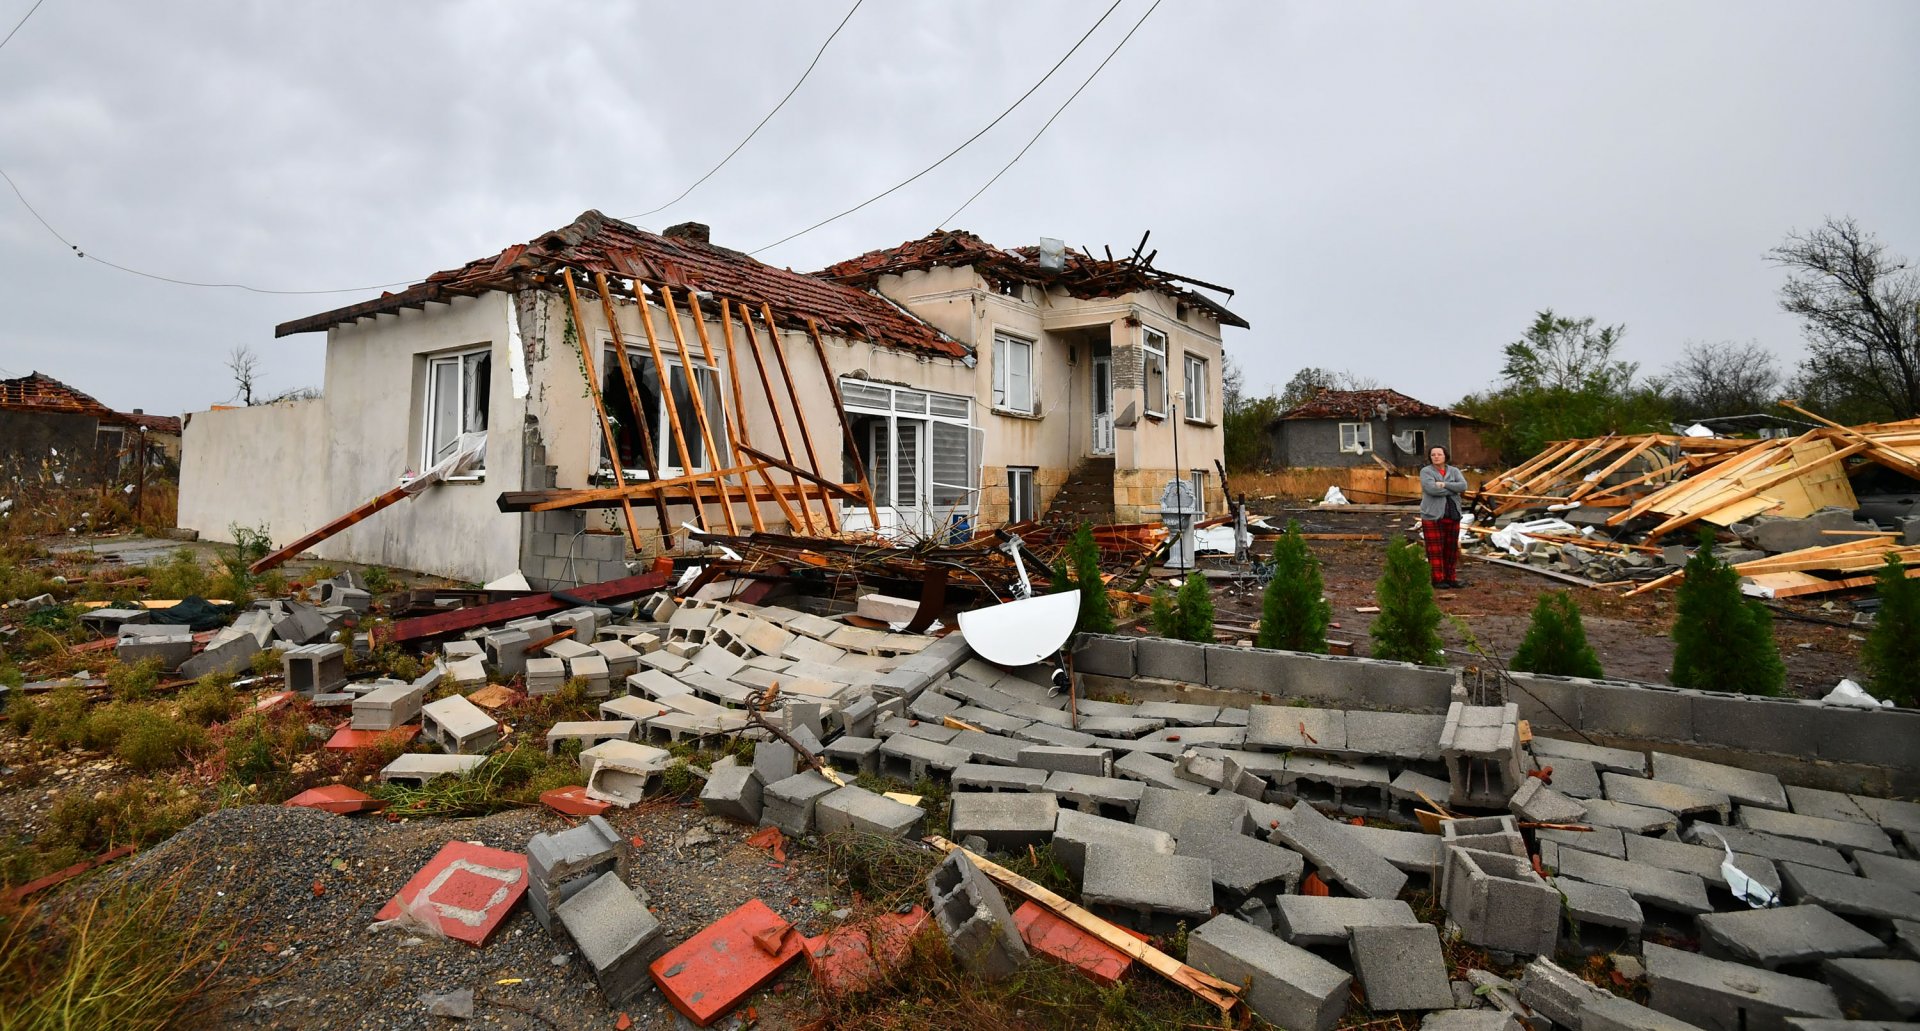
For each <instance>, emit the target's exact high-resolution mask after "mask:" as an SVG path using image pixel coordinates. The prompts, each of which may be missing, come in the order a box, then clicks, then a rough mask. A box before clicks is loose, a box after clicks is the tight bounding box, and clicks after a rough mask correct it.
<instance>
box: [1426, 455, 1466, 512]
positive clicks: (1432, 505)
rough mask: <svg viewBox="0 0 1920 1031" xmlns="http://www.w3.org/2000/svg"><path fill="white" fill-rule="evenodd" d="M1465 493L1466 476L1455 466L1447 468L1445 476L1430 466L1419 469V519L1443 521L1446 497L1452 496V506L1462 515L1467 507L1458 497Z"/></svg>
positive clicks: (1445, 510)
mask: <svg viewBox="0 0 1920 1031" xmlns="http://www.w3.org/2000/svg"><path fill="white" fill-rule="evenodd" d="M1466 492H1467V474H1466V473H1463V472H1461V471H1460V467H1459V466H1457V465H1450V466H1447V475H1446V476H1444V477H1442V476H1441V475H1440V471H1439V470H1438V469H1435V468H1434V467H1433V466H1431V465H1423V466H1421V467H1420V518H1422V519H1445V518H1446V517H1447V496H1448V495H1452V496H1453V499H1454V502H1453V503H1454V504H1455V505H1456V506H1457V507H1458V508H1459V509H1460V511H1461V512H1462V513H1463V514H1464V513H1465V512H1466V510H1467V506H1466V505H1465V504H1464V503H1463V502H1461V500H1460V497H1461V495H1464V494H1465V493H1466Z"/></svg>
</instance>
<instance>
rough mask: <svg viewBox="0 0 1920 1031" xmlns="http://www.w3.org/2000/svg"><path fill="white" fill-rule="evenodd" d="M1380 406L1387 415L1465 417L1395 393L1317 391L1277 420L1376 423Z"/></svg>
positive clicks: (1465, 419) (1326, 389) (1461, 418)
mask: <svg viewBox="0 0 1920 1031" xmlns="http://www.w3.org/2000/svg"><path fill="white" fill-rule="evenodd" d="M1382 405H1384V406H1386V408H1387V412H1388V414H1391V415H1396V416H1400V417H1402V418H1405V417H1409V416H1424V417H1430V418H1448V419H1460V420H1463V421H1470V420H1468V418H1467V416H1464V415H1461V414H1460V413H1458V412H1455V411H1451V410H1449V409H1446V408H1438V407H1435V406H1433V405H1430V404H1427V403H1426V402H1425V401H1420V400H1416V399H1414V398H1411V397H1408V396H1407V395H1405V394H1402V393H1401V392H1399V391H1398V390H1332V389H1329V388H1327V387H1321V388H1320V392H1319V393H1318V394H1315V395H1314V396H1312V397H1311V398H1308V399H1307V400H1305V401H1302V402H1300V403H1299V404H1297V405H1294V406H1293V407H1292V408H1289V409H1287V410H1286V411H1284V412H1282V413H1280V418H1281V419H1377V418H1379V417H1380V414H1381V413H1380V408H1381V406H1382Z"/></svg>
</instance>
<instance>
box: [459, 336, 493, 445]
mask: <svg viewBox="0 0 1920 1031" xmlns="http://www.w3.org/2000/svg"><path fill="white" fill-rule="evenodd" d="M460 364H461V373H462V377H461V378H462V379H463V380H464V382H463V383H462V384H461V400H462V404H461V411H460V429H461V431H462V432H464V433H478V432H481V431H483V430H485V429H486V428H487V407H488V401H489V400H490V395H491V393H492V387H493V355H492V354H491V353H490V352H487V351H480V352H477V353H474V354H469V355H464V356H462V357H461V359H460Z"/></svg>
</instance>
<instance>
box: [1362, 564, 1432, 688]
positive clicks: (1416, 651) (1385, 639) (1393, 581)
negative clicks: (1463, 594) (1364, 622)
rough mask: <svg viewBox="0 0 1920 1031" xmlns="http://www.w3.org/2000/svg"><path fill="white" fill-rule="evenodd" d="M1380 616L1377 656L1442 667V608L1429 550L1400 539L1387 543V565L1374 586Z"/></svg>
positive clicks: (1375, 644)
mask: <svg viewBox="0 0 1920 1031" xmlns="http://www.w3.org/2000/svg"><path fill="white" fill-rule="evenodd" d="M1373 597H1374V603H1375V604H1377V605H1379V606H1380V614H1379V615H1377V616H1375V617H1374V619H1373V630H1372V631H1371V632H1370V633H1371V636H1372V637H1373V657H1374V658H1376V659H1396V660H1398V661H1400V662H1417V663H1419V664H1421V665H1423V666H1438V665H1440V661H1441V656H1440V606H1439V604H1438V603H1436V602H1435V601H1434V600H1433V575H1432V572H1431V571H1430V570H1429V569H1428V567H1427V556H1426V552H1425V550H1424V549H1423V548H1422V547H1421V546H1420V545H1418V544H1415V543H1413V542H1412V541H1410V540H1408V539H1406V538H1405V537H1398V538H1395V539H1394V540H1392V541H1390V542H1388V544H1387V561H1386V566H1385V568H1383V569H1382V570H1381V571H1380V579H1379V580H1378V581H1376V582H1375V583H1374V586H1373Z"/></svg>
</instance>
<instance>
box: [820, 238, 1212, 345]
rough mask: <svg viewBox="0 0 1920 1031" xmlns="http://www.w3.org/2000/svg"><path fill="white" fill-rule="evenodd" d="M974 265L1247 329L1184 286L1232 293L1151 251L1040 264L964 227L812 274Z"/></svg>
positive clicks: (860, 282)
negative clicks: (1188, 311) (1197, 313)
mask: <svg viewBox="0 0 1920 1031" xmlns="http://www.w3.org/2000/svg"><path fill="white" fill-rule="evenodd" d="M942 265H945V266H955V267H958V266H972V267H973V269H974V271H976V272H978V273H980V274H981V275H982V276H984V277H986V279H987V280H988V281H989V282H993V283H996V284H999V283H1008V282H1014V283H1033V284H1036V285H1038V286H1042V287H1054V286H1057V287H1061V288H1062V289H1064V290H1066V291H1067V293H1069V294H1070V295H1072V296H1074V297H1117V296H1119V295H1121V294H1127V293H1133V292H1136V291H1148V290H1152V291H1158V292H1160V293H1164V294H1168V295H1171V296H1173V297H1175V298H1178V299H1179V300H1180V301H1182V302H1184V303H1186V304H1190V305H1193V306H1195V307H1199V308H1204V309H1206V310H1207V311H1208V312H1210V313H1212V314H1213V316H1214V317H1215V318H1217V319H1219V320H1220V322H1221V324H1223V325H1228V326H1239V327H1241V328H1243V329H1244V328H1246V327H1247V320H1245V319H1243V318H1241V317H1240V316H1238V315H1235V314H1234V313H1233V312H1231V311H1228V310H1227V308H1226V306H1225V305H1222V304H1221V303H1220V302H1218V301H1216V300H1214V299H1213V298H1211V297H1208V296H1207V295H1205V294H1202V293H1199V292H1197V291H1194V290H1192V289H1189V288H1188V287H1187V286H1185V285H1182V284H1189V283H1190V284H1193V285H1194V286H1202V287H1206V288H1207V289H1210V290H1219V291H1220V292H1222V293H1224V294H1226V295H1227V296H1228V297H1229V298H1231V297H1232V296H1233V291H1231V290H1228V289H1226V288H1225V287H1217V286H1214V285H1213V284H1212V283H1206V282H1202V281H1201V280H1197V279H1193V278H1191V277H1188V276H1182V275H1177V274H1175V273H1172V272H1164V271H1161V270H1160V269H1157V268H1154V267H1153V255H1151V254H1149V255H1147V256H1146V258H1144V259H1137V260H1136V259H1134V258H1131V257H1128V258H1120V259H1112V258H1095V257H1093V256H1092V255H1090V254H1088V253H1087V252H1085V251H1076V250H1074V249H1073V248H1071V247H1069V248H1067V249H1066V253H1065V256H1064V262H1063V265H1062V267H1061V268H1058V269H1050V268H1045V267H1043V266H1042V265H1041V264H1040V248H1038V247H1015V248H1013V249H1012V250H1004V249H1002V248H999V247H995V246H994V245H992V244H990V243H988V242H986V241H985V240H982V239H981V238H979V237H978V236H975V235H974V234H972V233H969V232H966V231H964V230H957V229H956V230H941V231H938V232H933V233H929V234H927V235H926V236H923V237H921V238H920V239H918V240H908V241H907V242H906V243H903V244H901V245H899V246H898V247H885V248H882V249H880V250H877V251H868V252H867V253H865V254H862V255H860V256H859V257H857V258H849V259H847V260H846V261H843V262H840V263H838V264H835V265H829V266H827V267H826V268H824V269H821V270H820V271H819V272H816V273H814V274H815V275H817V276H819V277H821V278H823V279H830V280H833V281H834V282H837V283H848V284H852V285H856V286H872V285H873V284H874V283H876V282H878V281H879V280H880V277H881V276H885V275H898V274H900V273H902V272H910V271H913V270H915V269H926V268H934V267H936V266H942Z"/></svg>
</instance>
